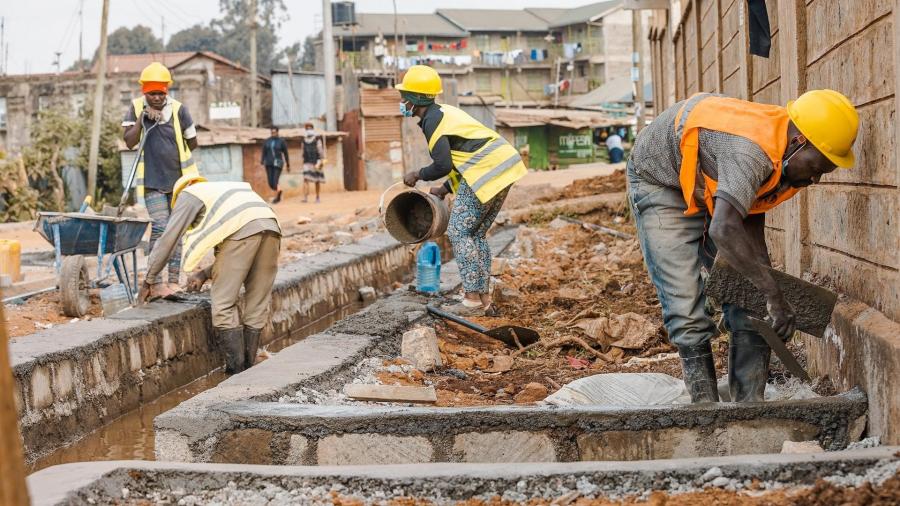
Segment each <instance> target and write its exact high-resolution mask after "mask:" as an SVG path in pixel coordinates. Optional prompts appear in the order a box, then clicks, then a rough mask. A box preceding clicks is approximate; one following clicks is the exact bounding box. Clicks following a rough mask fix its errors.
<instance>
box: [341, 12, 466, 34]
mask: <svg viewBox="0 0 900 506" xmlns="http://www.w3.org/2000/svg"><path fill="white" fill-rule="evenodd" d="M356 22H357V24H356V25H353V26H347V27H337V26H336V27H334V35H335V36H343V37H352V36H354V35H356V36H358V37H374V36H376V35H378V34H379V33H381V34H382V35H384V36H385V37H388V36H393V34H394V15H393V14H377V13H363V12H358V13H356ZM397 32H398V34H399V35H400V36H401V37H402V36H403V34H406V36H411V35H412V36H427V37H466V36H467V35H468V33H466V31H465V30H462V29H460V28H459V27H458V26H456V25H454V24H453V23H451V22H449V21H447V20H446V19H444V18H442V17H441V16H438V15H437V14H399V13H398V14H397Z"/></svg>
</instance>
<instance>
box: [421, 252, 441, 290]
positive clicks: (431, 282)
mask: <svg viewBox="0 0 900 506" xmlns="http://www.w3.org/2000/svg"><path fill="white" fill-rule="evenodd" d="M440 289H441V248H439V247H438V245H437V244H435V243H434V242H432V241H428V242H426V243H425V244H424V245H422V247H421V248H420V249H419V254H418V256H417V257H416V290H418V291H420V292H425V293H437V292H438V291H439V290H440Z"/></svg>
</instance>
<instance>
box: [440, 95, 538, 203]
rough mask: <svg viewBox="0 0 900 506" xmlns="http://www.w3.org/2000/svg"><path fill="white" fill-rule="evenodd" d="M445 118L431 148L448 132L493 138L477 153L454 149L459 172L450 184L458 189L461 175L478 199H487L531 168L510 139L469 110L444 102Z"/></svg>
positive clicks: (451, 179)
mask: <svg viewBox="0 0 900 506" xmlns="http://www.w3.org/2000/svg"><path fill="white" fill-rule="evenodd" d="M439 107H440V108H441V112H442V113H443V118H442V119H441V122H440V124H438V126H437V128H435V130H434V133H433V134H432V135H431V138H430V139H428V150H429V151H431V150H432V149H434V145H435V143H437V140H438V139H440V138H441V136H444V135H452V136H456V137H462V138H464V139H489V140H488V142H486V143H485V144H484V146H481V148H480V149H478V150H477V151H475V152H471V153H470V152H466V151H456V150H450V156H451V158H452V159H453V166H454V167H455V171H454V172H456V173H457V174H456V175H454V174H453V173H452V172H451V176H450V185H451V188H452V189H453V191H454V192H456V189H457V188H458V187H459V180H460V176H461V177H462V179H465V181H466V183H468V184H469V186H470V187H471V188H472V191H474V192H475V195H476V196H477V197H478V200H479V201H481V202H482V203H483V202H487V201H489V200H491V199H492V198H494V196H496V195H497V194H498V193H500V192H501V191H503V190H504V189H506V188H507V187H509V186H510V185H511V184H513V183H515V182H516V181H518V180H519V179H521V178H522V177H523V176H524V175H525V174H526V173H527V172H528V170H527V169H526V168H525V164H524V163H523V162H522V158H521V157H520V156H519V152H518V151H516V148H514V147H513V146H512V145H511V144H510V143H509V142H507V141H506V139H504V138H503V137H501V136H500V135H499V134H498V133H497V132H495V131H493V130H491V129H490V128H488V127H486V126H484V125H482V124H481V123H480V122H478V121H477V120H476V119H475V118H473V117H472V116H469V115H468V114H467V113H466V112H464V111H462V110H460V109H457V108H456V107H453V106H449V105H440V106H439Z"/></svg>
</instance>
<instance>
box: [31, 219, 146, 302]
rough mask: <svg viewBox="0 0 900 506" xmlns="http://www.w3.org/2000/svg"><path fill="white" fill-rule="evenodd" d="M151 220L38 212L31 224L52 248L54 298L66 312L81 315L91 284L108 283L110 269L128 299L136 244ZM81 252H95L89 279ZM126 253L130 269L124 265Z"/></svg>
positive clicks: (133, 289)
mask: <svg viewBox="0 0 900 506" xmlns="http://www.w3.org/2000/svg"><path fill="white" fill-rule="evenodd" d="M149 223H150V220H146V219H141V218H122V217H115V216H102V215H96V214H86V213H50V212H42V213H38V219H37V224H36V227H35V228H36V229H37V231H38V233H40V234H41V236H42V237H43V238H44V239H46V240H47V241H48V242H49V243H50V244H52V245H53V247H54V248H55V250H56V261H55V262H54V267H55V268H56V274H57V275H58V276H59V296H60V297H59V298H60V302H61V304H62V309H63V313H64V314H65V315H66V316H71V317H75V318H80V317H82V316H84V315H85V314H87V312H88V310H89V309H90V306H91V301H90V297H89V293H88V289H90V288H101V287H106V286H109V285H110V283H108V282H107V280H108V279H109V277H110V273H111V271H112V270H113V269H115V272H116V277H117V278H118V280H119V282H120V283H122V284H123V285H124V286H125V292H126V294H127V296H128V303H129V304H132V305H133V304H134V302H135V296H136V294H137V291H138V276H137V248H138V245H139V244H140V242H141V238H142V237H144V233H145V232H146V230H147V224H149ZM84 255H97V276H96V278H95V279H94V280H91V279H90V276H89V273H88V267H87V264H86V263H85V261H84ZM128 255H130V256H131V262H130V263H131V269H130V272H129V268H128V263H129V262H128V261H127V260H128Z"/></svg>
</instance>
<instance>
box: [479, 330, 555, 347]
mask: <svg viewBox="0 0 900 506" xmlns="http://www.w3.org/2000/svg"><path fill="white" fill-rule="evenodd" d="M514 333H515V337H514V336H513V334H514ZM485 334H486V335H488V336H491V337H493V338H494V339H497V340H498V341H503V342H504V343H505V344H506V345H507V346H509V347H511V348H518V346H517V345H516V337H518V338H519V343H521V344H522V346H528V345H530V344H534V343H536V342H538V341H539V340H540V339H541V336H540V334H538V333H537V331H536V330H533V329H529V328H525V327H518V326H516V325H504V326H503V327H497V328H495V329H491V330H488V331H487V332H485Z"/></svg>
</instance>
